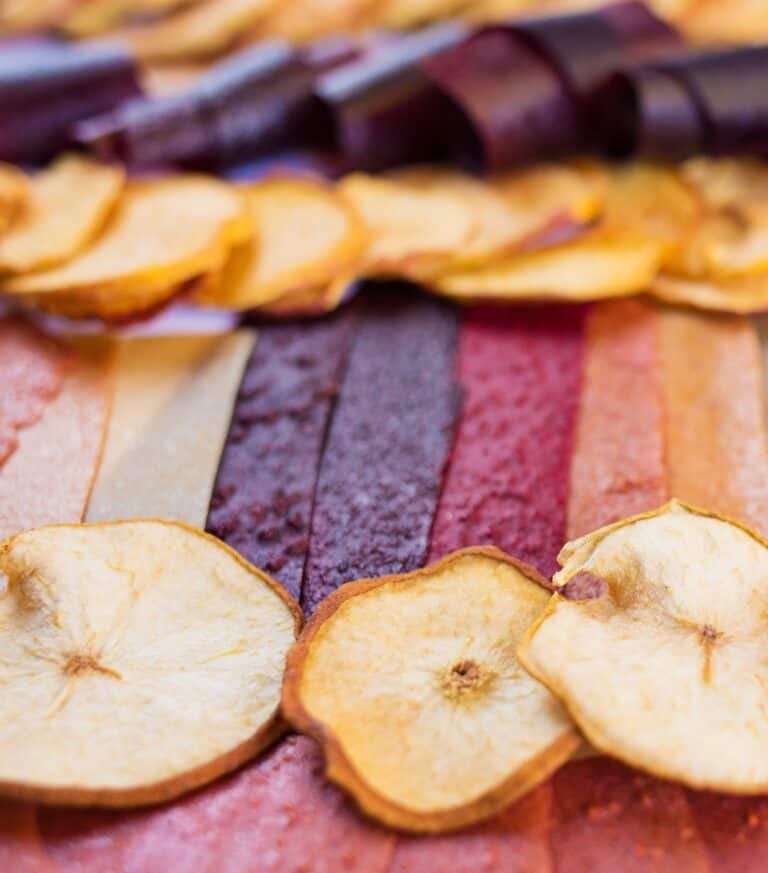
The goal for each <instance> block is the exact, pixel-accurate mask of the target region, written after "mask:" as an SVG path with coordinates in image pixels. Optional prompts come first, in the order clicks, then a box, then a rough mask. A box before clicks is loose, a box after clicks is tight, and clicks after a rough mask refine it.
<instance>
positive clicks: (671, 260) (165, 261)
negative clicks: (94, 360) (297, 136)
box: [0, 156, 768, 319]
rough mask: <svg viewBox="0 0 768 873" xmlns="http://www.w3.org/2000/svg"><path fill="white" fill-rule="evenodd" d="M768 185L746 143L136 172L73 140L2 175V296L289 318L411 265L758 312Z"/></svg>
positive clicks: (433, 285) (531, 285) (464, 287)
mask: <svg viewBox="0 0 768 873" xmlns="http://www.w3.org/2000/svg"><path fill="white" fill-rule="evenodd" d="M766 190H768V169H766V167H765V165H763V164H762V163H759V162H757V161H749V160H735V159H721V160H710V159H694V160H691V161H688V162H686V163H684V164H682V165H681V166H680V167H679V168H673V167H671V166H663V165H650V164H641V163H634V164H629V165H626V166H621V167H614V166H610V165H604V164H598V163H594V162H586V161H584V162H574V163H570V164H565V163H562V164H541V165H535V166H533V167H531V168H529V169H526V170H519V171H515V172H510V173H505V174H497V175H492V176H489V177H486V178H478V177H474V176H470V175H467V174H462V173H460V172H458V171H454V170H449V169H443V168H436V167H416V168H409V169H405V170H398V171H393V172H391V173H388V174H386V175H380V176H368V175H364V174H360V173H356V174H352V175H350V176H347V177H345V178H342V179H341V180H340V181H339V182H338V183H336V184H335V185H334V184H331V183H327V182H322V181H320V180H317V179H315V178H312V177H309V176H306V177H302V176H282V177H275V178H267V179H265V180H262V181H256V182H251V183H247V184H244V185H240V186H236V185H233V184H231V183H228V182H224V181H220V180H217V179H214V178H211V177H206V176H201V175H192V174H178V175H170V176H166V177H163V178H162V179H160V180H146V181H141V180H136V181H135V180H131V179H129V180H126V179H125V178H124V176H123V174H122V172H121V171H120V170H118V169H115V168H113V167H109V166H105V165H101V164H98V163H95V162H93V161H91V160H89V159H86V158H81V157H75V156H64V157H62V158H60V159H59V160H58V161H56V162H55V163H54V164H52V165H51V166H50V167H49V168H48V169H46V170H43V171H40V172H39V173H38V174H36V175H34V176H32V177H31V178H26V177H25V176H23V175H22V174H21V173H19V172H18V171H16V170H13V169H12V168H7V169H3V172H2V175H0V194H1V195H2V196H1V197H0V210H1V212H0V214H1V215H2V220H3V223H4V225H5V228H4V230H3V231H2V233H0V272H1V273H2V274H4V276H3V278H2V279H0V292H2V293H5V294H7V295H9V296H11V297H12V298H14V299H16V300H18V301H21V302H23V303H25V304H28V305H31V306H35V307H39V308H40V309H43V310H45V311H46V312H52V313H58V314H63V315H67V316H70V317H74V318H80V317H89V316H92V317H100V318H103V319H118V318H126V317H136V316H142V315H146V314H148V313H151V312H152V311H154V310H156V309H157V308H158V307H160V306H162V305H164V304H166V303H167V302H169V301H170V300H172V299H173V298H176V297H178V296H179V295H185V296H186V297H187V298H191V299H192V300H194V301H195V302H197V303H198V304H200V305H204V306H214V307H218V308H222V309H229V310H235V311H243V310H255V311H258V312H261V313H263V314H267V315H273V316H288V315H296V314H307V313H319V312H325V311H328V310H332V309H335V308H336V307H337V306H338V305H339V304H340V303H341V302H342V300H343V299H344V297H345V294H347V292H348V291H350V290H351V285H352V283H353V282H354V281H355V280H356V279H359V278H376V279H386V278H402V279H408V280H411V281H413V282H416V283H419V284H421V285H422V286H423V287H424V288H426V289H427V290H430V291H433V292H435V293H437V294H442V295H445V296H447V297H450V298H452V299H454V300H457V301H461V302H471V301H476V300H489V301H498V302H507V301H513V300H545V299H556V300H558V299H559V300H569V301H574V300H596V299H601V298H607V297H622V296H628V295H633V294H639V293H645V292H647V293H650V294H652V295H654V296H656V297H658V298H660V299H662V300H665V301H668V302H674V303H685V304H689V305H692V306H697V307H701V308H704V309H717V310H723V311H733V312H752V311H757V310H760V309H762V308H765V306H766V305H768V212H767V211H766V208H765V204H764V200H765V196H764V195H765V191H766ZM62 203H67V204H69V205H68V206H67V208H62Z"/></svg>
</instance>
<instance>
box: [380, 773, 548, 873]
mask: <svg viewBox="0 0 768 873" xmlns="http://www.w3.org/2000/svg"><path fill="white" fill-rule="evenodd" d="M551 805H552V787H551V785H550V783H545V784H544V785H541V786H539V787H538V788H536V789H535V790H534V791H532V792H531V793H530V794H528V795H527V796H526V797H524V798H523V799H522V800H520V801H518V802H517V803H516V804H514V806H512V807H511V808H510V809H508V810H507V811H506V812H504V813H502V814H501V815H499V816H497V817H496V818H494V819H492V820H491V821H489V822H486V823H485V824H482V825H478V826H476V827H473V828H469V829H468V830H465V831H462V832H461V833H457V834H448V835H446V836H441V837H400V838H399V839H398V842H397V848H396V849H395V857H394V859H393V861H392V867H391V868H390V873H493V871H503V873H534V871H535V873H550V871H551V870H552V865H551V861H550V851H549V845H548V842H547V834H548V830H549V820H550V815H551Z"/></svg>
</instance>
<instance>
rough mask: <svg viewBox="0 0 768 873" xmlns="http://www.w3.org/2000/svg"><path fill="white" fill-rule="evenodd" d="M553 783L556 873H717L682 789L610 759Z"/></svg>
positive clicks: (561, 774)
mask: <svg viewBox="0 0 768 873" xmlns="http://www.w3.org/2000/svg"><path fill="white" fill-rule="evenodd" d="M552 783H553V786H554V793H555V805H554V814H555V822H554V826H553V830H552V833H551V840H552V852H553V854H554V859H555V871H556V873H616V871H619V870H620V871H622V873H681V871H684V873H712V871H711V870H710V868H709V866H708V863H707V856H706V852H705V851H704V846H703V844H702V842H701V839H700V837H699V833H698V829H697V828H696V825H695V822H694V820H693V817H692V815H691V809H690V807H689V805H688V802H687V799H686V793H685V791H684V790H683V789H682V788H680V786H678V785H675V784H673V783H670V782H662V781H661V780H658V779H654V778H652V777H651V776H647V775H645V774H643V773H639V772H637V771H635V770H630V769H629V768H628V767H625V766H624V765H622V764H620V763H618V762H617V761H613V760H611V759H609V758H589V759H586V760H583V761H575V762H572V763H570V764H567V765H566V766H565V767H563V769H562V770H560V771H558V772H557V773H556V774H555V775H554V777H553V778H552ZM718 869H719V868H718Z"/></svg>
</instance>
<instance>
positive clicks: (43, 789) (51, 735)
mask: <svg viewBox="0 0 768 873" xmlns="http://www.w3.org/2000/svg"><path fill="white" fill-rule="evenodd" d="M0 572H2V573H3V574H5V576H6V577H7V581H8V590H7V593H6V594H5V596H4V597H3V598H2V599H0V683H2V686H3V690H4V694H3V697H2V700H3V707H4V708H3V717H2V719H0V792H2V793H3V794H6V795H10V796H14V797H21V798H25V799H31V800H34V801H42V802H50V803H60V804H61V803H63V804H89V805H90V804H95V805H100V806H130V805H137V804H144V803H154V802H157V801H162V800H166V799H168V798H171V797H175V796H177V795H179V794H181V793H183V792H185V791H188V790H190V789H192V788H194V787H196V786H198V785H202V784H204V783H206V782H208V781H210V780H212V779H214V778H215V777H216V776H218V775H220V774H222V773H225V772H227V771H229V770H232V769H233V768H234V767H237V766H238V765H239V764H241V763H242V762H243V761H245V760H247V759H248V758H250V757H252V756H253V755H255V754H256V753H257V752H258V751H260V750H261V749H262V748H264V747H265V746H266V745H267V744H268V743H269V742H270V741H272V740H273V739H274V738H275V737H276V736H277V735H278V734H279V732H280V730H281V722H280V719H279V717H278V706H279V701H280V685H281V681H282V675H283V667H284V662H285V657H286V653H287V651H288V649H289V647H290V646H291V644H292V643H293V641H294V638H295V635H296V632H297V630H298V626H299V623H300V613H299V609H298V606H297V605H296V603H295V602H294V601H293V600H292V599H291V598H290V597H289V596H288V595H287V594H285V593H284V592H283V590H282V589H281V588H280V587H279V585H278V584H277V583H276V582H274V581H272V580H271V579H270V578H269V577H268V576H266V575H264V574H263V573H262V572H261V571H259V570H257V569H256V568H255V567H252V566H251V565H250V564H248V563H247V562H246V561H244V560H243V559H242V558H240V557H239V555H237V554H236V553H235V552H233V551H232V550H231V549H229V548H228V547H227V546H225V545H224V544H223V543H221V542H219V541H218V540H216V539H215V538H213V537H211V536H209V535H208V534H204V533H202V532H201V531H198V530H195V529H194V528H190V527H186V526H185V525H182V524H180V523H178V522H169V521H153V520H142V521H125V522H115V523H111V524H98V525H57V526H52V527H42V528H37V529H36V530H32V531H28V532H25V533H21V534H18V535H17V536H15V537H12V538H11V539H9V540H7V541H6V542H5V543H4V544H2V545H0Z"/></svg>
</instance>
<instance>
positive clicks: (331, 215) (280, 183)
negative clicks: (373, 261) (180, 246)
mask: <svg viewBox="0 0 768 873" xmlns="http://www.w3.org/2000/svg"><path fill="white" fill-rule="evenodd" d="M242 191H243V195H244V197H245V200H246V203H247V207H248V210H249V213H250V216H251V218H252V220H253V225H254V228H255V232H254V234H253V236H252V238H251V240H249V241H248V242H247V243H245V244H244V245H242V246H240V247H239V248H238V249H236V250H235V251H234V252H233V253H232V255H231V257H230V259H229V261H228V262H227V264H226V265H225V267H224V269H223V271H222V272H221V274H220V276H218V277H217V278H215V279H214V280H212V281H211V282H210V283H209V284H207V285H206V286H205V287H203V288H201V289H200V291H199V292H198V294H197V299H198V300H199V301H200V302H203V303H208V304H211V305H214V306H224V307H227V308H228V309H240V310H242V309H253V308H254V307H258V306H262V305H264V304H267V303H272V302H274V301H276V300H278V299H280V298H281V297H283V296H285V295H287V294H293V293H295V292H301V291H306V290H308V289H311V288H314V287H315V286H319V285H325V284H327V283H329V282H331V281H332V280H333V279H334V278H335V277H336V276H338V274H339V273H345V272H349V271H350V270H351V269H352V268H353V267H354V265H355V264H356V262H357V260H358V258H359V257H360V255H361V252H362V250H363V247H364V245H365V242H366V233H365V230H364V228H363V225H362V223H361V222H360V220H359V218H358V217H357V215H356V214H355V212H354V211H353V210H352V209H351V208H350V207H349V206H348V205H347V204H346V203H345V201H344V200H343V199H342V198H341V197H339V196H338V195H337V194H336V192H335V191H334V190H333V189H332V188H330V187H329V186H328V185H326V184H325V183H323V182H320V181H315V180H312V179H299V178H275V179H268V180H266V181H264V182H258V183H256V184H254V185H251V186H249V187H247V188H244V189H242Z"/></svg>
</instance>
